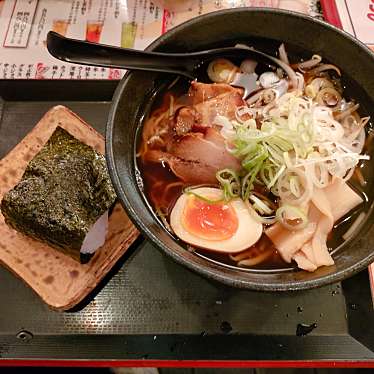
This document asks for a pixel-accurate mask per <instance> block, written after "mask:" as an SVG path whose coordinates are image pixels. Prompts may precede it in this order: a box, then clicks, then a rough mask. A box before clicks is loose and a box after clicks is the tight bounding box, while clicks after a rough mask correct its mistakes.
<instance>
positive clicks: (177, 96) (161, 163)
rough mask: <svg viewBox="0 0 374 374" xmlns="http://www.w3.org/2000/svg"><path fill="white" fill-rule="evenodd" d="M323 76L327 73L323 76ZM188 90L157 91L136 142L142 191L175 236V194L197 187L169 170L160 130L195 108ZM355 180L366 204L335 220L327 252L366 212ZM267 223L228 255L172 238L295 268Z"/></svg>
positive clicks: (243, 259)
mask: <svg viewBox="0 0 374 374" xmlns="http://www.w3.org/2000/svg"><path fill="white" fill-rule="evenodd" d="M309 75H310V71H308V72H307V73H306V74H305V77H304V78H305V79H306V80H307V81H308V80H309V81H310V79H311V78H310V76H309ZM322 77H323V78H324V77H329V76H328V75H325V74H322ZM332 87H333V86H332ZM186 92H188V88H187V87H186V83H185V81H181V82H180V84H178V83H177V84H175V85H174V86H173V87H172V89H169V90H167V91H166V92H164V94H163V95H161V96H162V101H161V102H160V101H155V102H154V104H153V105H152V107H151V109H150V112H149V115H148V117H147V119H146V120H145V127H144V128H143V133H142V134H141V136H142V138H141V140H140V143H139V147H138V158H137V165H138V168H139V171H140V173H141V176H142V180H143V186H144V195H145V197H146V198H147V200H148V202H149V203H150V205H151V206H152V209H153V211H154V212H155V214H156V215H157V216H158V218H159V219H160V220H161V221H162V223H163V224H164V226H165V228H166V229H167V230H168V231H170V232H171V233H172V234H173V235H174V236H175V234H174V232H173V230H172V229H171V227H170V214H171V212H172V210H173V208H174V206H175V204H176V201H177V200H178V198H179V197H180V196H181V195H182V194H183V193H184V192H185V191H186V189H187V190H188V189H189V188H191V187H192V186H195V185H196V183H188V182H185V181H184V180H183V179H182V178H180V177H178V176H177V175H176V173H175V172H173V171H175V170H172V168H171V167H170V164H172V161H171V160H170V159H167V158H166V159H165V160H164V159H163V156H162V155H164V154H166V153H167V152H169V145H168V141H169V140H168V136H169V135H167V134H166V135H165V134H164V133H165V131H164V128H168V127H170V123H171V122H170V121H173V120H175V116H176V115H177V113H179V111H180V110H181V108H185V107H189V106H192V108H193V105H195V103H194V100H195V98H194V97H193V95H190V94H188V93H186ZM261 104H263V103H261ZM265 104H266V103H265ZM249 107H251V106H249ZM252 107H253V106H252ZM354 115H356V117H357V118H359V116H358V114H355V113H354ZM173 118H174V119H173ZM152 121H153V123H152V124H151V126H148V125H149V123H150V122H152ZM256 121H257V125H259V121H261V117H259V119H258V120H256ZM182 125H183V126H184V123H182ZM195 125H196V124H194V125H193V126H195ZM147 126H148V127H147ZM183 126H182V127H181V129H182V130H183V131H184V128H183ZM186 126H187V127H188V126H190V124H187V125H186ZM199 126H200V125H197V127H196V130H195V129H194V128H193V127H191V128H189V130H188V131H190V132H187V135H189V134H190V133H193V134H194V133H195V132H202V133H204V132H205V131H206V129H202V128H201V127H199ZM150 127H152V128H153V129H155V128H156V129H158V128H159V129H161V130H160V131H159V132H158V130H157V131H154V134H156V135H154V134H153V135H152V136H150V135H149V134H147V131H148V128H150ZM191 129H192V130H191ZM174 130H175V129H174ZM159 135H160V136H159ZM174 135H175V134H174ZM184 136H185V133H181V134H179V133H177V137H178V138H183V137H184ZM165 139H166V140H165ZM150 140H151V141H150ZM368 140H371V138H370V137H369V138H368V139H367V142H368ZM370 146H371V145H370ZM365 148H368V145H366V146H365ZM153 151H155V152H156V154H157V152H159V154H158V156H157V157H158V161H156V162H155V161H154V160H152V157H147V158H145V157H143V155H144V154H145V153H147V152H148V153H149V154H151V153H152V152H153ZM364 151H365V149H364ZM160 154H161V156H160ZM361 179H362V177H361ZM359 182H360V176H359V174H358V173H355V174H353V177H352V178H351V180H350V183H353V185H354V186H355V188H354V190H355V191H356V192H358V193H359V194H360V195H361V196H363V198H362V200H363V201H364V203H363V204H360V205H358V207H357V208H354V209H352V210H351V211H350V212H349V213H348V214H345V215H344V217H342V218H340V219H339V220H338V221H337V222H335V224H334V228H333V229H332V231H330V232H329V234H328V237H327V247H328V248H329V250H330V251H331V250H332V249H336V248H338V247H339V246H340V245H341V244H342V243H343V242H344V239H343V236H344V233H346V232H347V230H348V229H349V227H350V226H351V225H352V223H354V221H355V220H356V219H357V218H358V217H360V213H362V212H364V211H365V209H366V203H367V198H366V197H365V196H364V195H362V192H361V190H362V186H360V183H359ZM202 184H203V185H205V186H212V187H215V188H221V186H220V183H218V181H215V182H213V183H205V182H203V183H202ZM361 184H362V180H361ZM252 192H253V193H255V194H256V193H259V195H258V196H265V199H270V200H273V201H275V203H276V204H279V202H278V201H277V199H278V198H277V197H276V196H274V195H273V194H272V193H271V192H270V191H269V190H267V189H266V188H264V187H263V186H261V185H255V186H254V187H253V190H252ZM256 196H257V195H256ZM265 202H266V200H265ZM266 227H267V225H266V223H265V224H264V231H263V233H262V235H261V237H260V239H259V240H257V241H256V243H255V244H254V245H251V246H249V247H248V248H246V249H243V250H242V251H239V252H238V253H232V254H228V253H220V252H216V251H213V250H209V249H206V248H201V247H199V246H193V245H190V244H188V243H184V242H183V240H181V239H179V238H178V237H177V236H175V237H176V240H178V241H180V242H181V243H182V245H184V246H185V247H186V250H189V251H194V252H195V253H197V254H201V255H202V256H204V257H207V258H210V259H211V260H214V261H216V262H219V263H222V264H225V265H230V266H238V267H243V268H252V269H264V270H271V269H282V268H290V266H291V267H294V266H295V263H294V262H292V263H291V264H290V263H287V262H286V261H284V259H283V258H282V256H280V254H279V253H278V251H277V249H276V247H275V245H274V244H273V242H272V241H271V240H270V239H269V237H268V236H267V235H266V234H265V230H266Z"/></svg>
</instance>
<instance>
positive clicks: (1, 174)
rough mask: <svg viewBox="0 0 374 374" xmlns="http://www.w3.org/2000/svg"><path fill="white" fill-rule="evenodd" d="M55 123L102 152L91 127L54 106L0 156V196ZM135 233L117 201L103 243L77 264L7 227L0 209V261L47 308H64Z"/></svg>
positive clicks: (88, 287)
mask: <svg viewBox="0 0 374 374" xmlns="http://www.w3.org/2000/svg"><path fill="white" fill-rule="evenodd" d="M57 126H60V127H62V128H64V129H65V130H66V131H68V132H69V133H70V134H71V135H73V136H74V137H76V138H77V139H79V140H80V141H82V142H83V143H86V144H88V145H90V146H91V147H93V148H94V149H95V150H96V151H98V152H100V153H102V154H103V153H104V148H105V145H104V138H103V137H102V136H101V135H100V134H99V133H98V132H97V131H96V130H94V129H93V128H92V127H91V126H90V125H88V124H87V123H86V122H84V121H83V120H82V119H81V118H79V117H78V116H77V115H76V114H74V113H73V112H71V111H70V110H69V109H68V108H66V107H63V106H56V107H54V108H52V109H51V110H49V111H48V112H47V113H46V114H45V115H44V117H43V118H42V119H41V120H40V121H39V122H38V124H37V125H36V126H35V127H34V128H33V129H32V130H31V131H30V132H29V133H28V134H27V135H26V137H25V138H24V139H23V140H22V141H21V142H20V143H19V144H18V145H17V146H16V147H14V148H13V150H11V151H10V152H9V153H8V154H7V155H6V156H5V157H4V158H3V159H2V160H0V201H1V199H2V198H3V196H4V194H5V193H6V192H7V191H9V190H10V189H11V188H13V187H14V186H15V185H16V184H17V183H18V182H19V180H20V179H21V177H22V175H23V173H24V171H25V168H26V166H27V164H28V163H29V161H30V160H31V159H32V158H33V157H34V156H35V155H36V154H37V153H38V152H39V151H40V149H41V148H42V147H43V145H44V144H45V143H46V142H47V141H48V139H49V138H50V136H51V135H52V133H53V132H54V130H55V129H56V127H57ZM138 235H139V232H138V231H137V230H136V228H135V227H134V226H133V224H132V223H131V221H130V219H129V218H128V217H127V215H126V214H125V211H124V210H123V208H122V206H121V205H120V204H119V203H117V204H116V206H115V207H114V209H113V212H112V214H111V215H110V217H109V230H108V235H107V239H106V242H105V244H104V245H103V246H102V247H101V248H100V249H99V250H97V252H96V253H95V255H94V256H93V258H91V260H90V261H89V263H87V264H83V265H82V264H80V263H79V262H77V261H75V260H73V259H72V258H71V257H69V256H67V255H65V254H63V253H62V252H60V251H58V250H56V249H54V248H52V247H50V246H49V245H48V244H45V243H42V242H39V241H37V240H34V239H32V238H29V237H27V236H25V235H23V234H21V233H18V232H17V231H15V230H13V229H12V228H10V227H8V226H7V225H6V224H5V222H4V217H3V215H2V214H0V262H1V263H2V264H3V265H5V266H6V267H7V268H9V269H10V270H11V271H12V272H13V273H15V274H16V275H17V276H18V277H19V278H21V279H22V280H23V281H25V282H26V283H27V284H28V285H29V286H30V287H31V288H32V289H33V290H34V291H35V292H36V293H37V294H38V295H39V296H40V297H41V298H42V299H43V300H44V301H45V302H46V303H47V304H48V305H49V306H50V307H51V308H53V309H57V310H68V309H71V308H72V307H74V306H75V305H77V304H78V303H79V302H80V301H81V300H82V299H84V298H85V297H86V296H87V295H88V294H89V293H90V291H92V290H93V289H94V288H95V286H96V285H97V284H98V283H99V282H100V280H101V279H102V278H103V277H104V276H105V275H106V274H107V273H108V271H109V270H110V269H111V268H112V267H113V265H114V264H115V263H116V262H117V260H118V259H119V258H120V257H121V256H122V255H123V254H124V253H125V252H126V250H127V249H128V248H129V246H130V245H131V244H132V243H133V242H134V240H135V239H136V238H137V237H138Z"/></svg>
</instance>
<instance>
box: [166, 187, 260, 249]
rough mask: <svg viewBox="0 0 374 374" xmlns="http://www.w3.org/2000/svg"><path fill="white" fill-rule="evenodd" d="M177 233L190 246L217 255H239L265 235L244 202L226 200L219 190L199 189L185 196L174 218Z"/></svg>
mask: <svg viewBox="0 0 374 374" xmlns="http://www.w3.org/2000/svg"><path fill="white" fill-rule="evenodd" d="M170 226H171V228H172V229H173V231H174V233H175V234H176V235H177V236H178V237H179V238H180V239H182V240H183V241H185V242H186V243H189V244H191V245H194V246H196V247H199V248H205V249H209V250H212V251H216V252H224V253H236V252H240V251H243V250H245V249H246V248H249V247H250V246H252V245H253V244H255V243H256V242H257V241H258V240H259V239H260V237H261V235H262V224H261V223H260V222H257V221H256V220H255V219H254V218H253V216H252V215H251V213H250V211H249V209H248V208H247V206H246V205H245V204H244V202H243V201H242V200H241V199H233V200H230V201H224V200H223V192H222V191H221V190H220V189H218V188H212V187H199V188H195V189H193V190H190V191H189V192H187V193H184V194H183V195H181V196H180V197H179V198H178V200H177V202H176V204H175V206H174V208H173V210H172V212H171V215H170Z"/></svg>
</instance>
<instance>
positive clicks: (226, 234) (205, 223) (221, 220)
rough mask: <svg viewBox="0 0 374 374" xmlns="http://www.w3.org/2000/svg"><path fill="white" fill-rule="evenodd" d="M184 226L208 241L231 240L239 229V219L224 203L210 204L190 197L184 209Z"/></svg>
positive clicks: (230, 207)
mask: <svg viewBox="0 0 374 374" xmlns="http://www.w3.org/2000/svg"><path fill="white" fill-rule="evenodd" d="M182 225H183V227H184V228H185V230H187V231H188V232H189V233H191V234H193V235H195V236H197V237H199V238H201V239H206V240H226V239H230V238H231V237H232V236H233V235H234V234H235V232H236V231H237V229H238V225H239V222H238V217H237V216H236V213H235V210H234V208H233V207H232V206H230V205H228V204H225V203H224V202H217V203H209V202H207V201H204V200H202V199H199V198H197V197H195V196H189V197H188V199H187V202H186V205H185V207H184V211H183V217H182Z"/></svg>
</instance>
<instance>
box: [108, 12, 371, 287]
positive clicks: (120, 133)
mask: <svg viewBox="0 0 374 374" xmlns="http://www.w3.org/2000/svg"><path fill="white" fill-rule="evenodd" d="M238 42H244V43H247V44H250V45H254V46H255V47H256V48H257V49H259V50H262V51H266V52H270V53H272V54H274V53H275V51H276V50H277V48H278V46H279V44H280V43H281V42H284V43H285V44H286V48H287V50H288V52H289V55H290V56H291V60H292V59H293V60H294V61H298V60H299V59H300V58H303V57H304V58H309V57H310V56H311V55H312V54H315V53H316V54H319V55H321V56H323V58H324V59H327V60H328V61H330V62H332V63H334V64H336V65H337V66H339V67H340V68H341V69H342V71H343V82H344V84H345V85H346V91H345V92H346V95H349V96H351V97H354V98H356V99H357V100H358V101H359V102H360V104H361V112H362V113H361V114H369V115H372V118H373V115H374V55H373V54H372V52H371V51H370V50H369V49H368V48H366V47H365V46H364V45H363V44H362V43H360V42H358V41H357V40H356V39H354V38H352V37H351V36H350V35H348V34H346V33H344V32H342V31H340V30H338V29H336V28H335V27H333V26H330V25H328V24H327V23H324V22H321V21H318V20H314V19H312V18H311V17H307V16H303V15H300V14H296V13H292V12H286V11H273V10H268V9H253V8H252V9H250V8H249V9H245V8H242V9H234V10H226V11H222V12H216V13H211V14H208V15H204V16H201V17H198V18H195V19H193V20H191V21H188V22H186V23H184V24H182V25H180V26H178V27H176V28H173V29H172V30H171V31H169V32H168V33H166V34H164V35H163V36H161V37H160V38H158V39H157V40H156V41H155V42H154V43H153V44H152V45H151V46H149V47H148V50H157V51H164V52H187V51H197V50H203V49H208V48H213V47H220V46H233V45H235V44H236V43H238ZM174 78H175V77H170V76H168V75H163V74H158V73H145V72H132V73H130V74H127V75H126V76H125V77H124V78H123V79H122V80H121V82H120V83H119V85H118V88H117V90H116V92H115V95H114V98H113V104H112V108H111V111H110V115H109V119H108V124H107V129H106V152H107V159H108V165H109V172H110V175H111V178H112V180H113V183H114V186H115V188H116V191H117V193H118V197H119V199H120V200H121V201H122V203H123V205H124V207H125V209H126V210H127V212H128V214H129V216H130V218H131V219H132V220H133V222H134V223H135V225H136V226H137V227H138V228H139V229H140V231H141V232H142V233H143V234H144V235H145V236H146V237H147V238H148V239H149V240H150V241H152V242H153V243H154V244H155V245H156V246H157V247H158V248H159V249H161V250H162V251H163V252H165V253H166V254H167V255H169V256H170V257H172V258H173V259H174V260H175V261H176V262H178V263H180V264H181V265H184V266H186V267H187V268H189V269H191V270H193V271H196V272H198V273H200V274H202V275H204V276H206V277H208V278H210V279H214V280H217V281H219V282H222V283H225V284H228V285H231V286H235V287H241V288H248V289H254V290H264V291H281V290H298V289H308V288H313V287H318V286H322V285H325V284H328V283H331V282H336V281H340V280H342V279H344V278H347V277H349V276H351V275H353V274H354V273H356V272H358V271H359V270H362V269H364V268H365V267H366V266H367V265H369V264H370V263H371V262H372V261H373V260H374V252H373V248H374V226H372V221H373V214H372V203H369V204H368V214H367V218H366V219H365V221H364V222H363V223H362V225H361V226H360V229H359V230H358V231H359V232H358V234H357V235H355V237H353V238H352V239H351V240H349V241H347V242H346V243H344V244H343V245H342V246H341V247H338V249H337V250H336V251H335V254H334V259H335V265H334V266H331V267H322V268H320V269H318V270H317V271H315V272H314V273H308V272H305V271H295V270H293V271H292V270H291V271H275V272H274V271H270V272H258V271H245V270H235V269H231V268H227V267H224V266H222V265H219V264H216V263H214V262H212V261H209V260H207V259H204V258H201V257H199V256H197V255H195V254H193V253H190V252H188V251H187V250H186V249H185V248H183V247H182V246H181V245H180V244H178V243H177V242H176V241H175V240H174V239H173V238H172V237H171V236H170V235H169V234H168V233H167V232H166V230H164V228H163V227H162V226H161V225H160V224H159V222H158V221H157V219H156V218H155V215H154V214H153V212H152V210H151V209H150V208H149V206H148V204H147V202H146V200H145V199H144V196H143V195H142V192H141V178H140V175H139V173H138V171H137V169H136V160H135V152H136V143H137V140H136V139H137V136H138V134H139V128H140V126H141V124H142V120H143V118H144V116H145V113H146V112H147V111H148V110H149V106H150V103H152V101H153V100H154V98H155V96H157V93H158V92H159V91H160V87H162V85H164V84H165V82H169V81H170V80H171V79H174ZM369 167H370V165H368V166H367V169H366V170H364V174H365V175H366V177H367V179H368V184H367V186H366V191H367V193H368V196H369V201H370V202H372V201H373V199H372V198H373V196H372V195H373V194H374V191H373V183H374V176H373V173H372V172H370V170H369V169H368V168H369ZM144 271H146V269H144Z"/></svg>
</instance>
